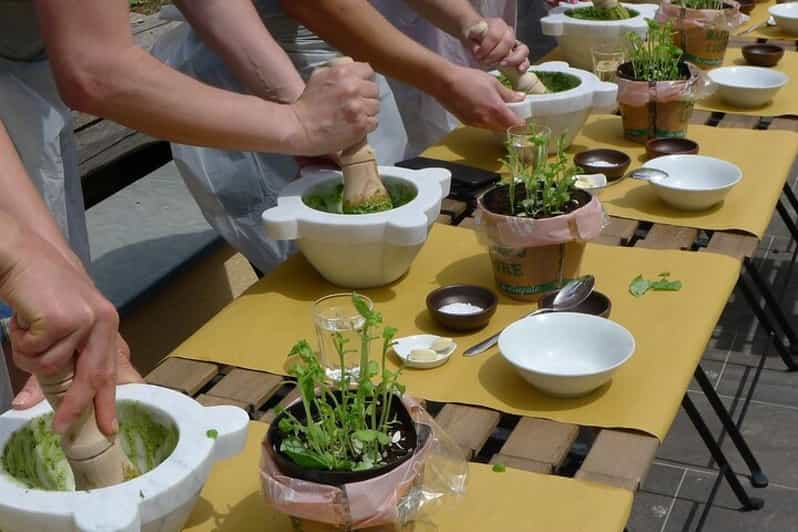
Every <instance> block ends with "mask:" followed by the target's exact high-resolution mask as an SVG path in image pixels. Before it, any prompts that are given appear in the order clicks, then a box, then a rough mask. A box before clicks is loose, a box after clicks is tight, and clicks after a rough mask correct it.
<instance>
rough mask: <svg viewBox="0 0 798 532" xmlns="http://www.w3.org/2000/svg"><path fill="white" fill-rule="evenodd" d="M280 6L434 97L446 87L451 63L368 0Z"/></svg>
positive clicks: (313, 0) (308, 0) (291, 0)
mask: <svg viewBox="0 0 798 532" xmlns="http://www.w3.org/2000/svg"><path fill="white" fill-rule="evenodd" d="M281 4H282V6H283V9H285V11H286V12H287V13H288V14H289V15H291V16H293V17H294V18H296V19H298V20H299V21H300V22H302V23H303V24H304V25H306V26H307V27H308V28H310V29H311V30H313V31H314V32H315V33H316V34H318V35H319V36H320V37H321V38H323V39H324V40H326V41H327V42H329V43H330V44H332V45H333V46H335V47H336V48H338V49H339V50H341V51H342V52H343V53H344V54H346V55H350V56H352V57H354V58H355V59H357V60H359V61H365V62H368V63H369V64H371V66H372V67H373V68H374V69H375V70H377V71H379V72H381V73H383V74H385V75H388V76H390V77H393V78H395V79H398V80H400V81H403V82H405V83H408V84H410V85H413V86H415V87H417V88H419V89H421V90H422V91H424V92H427V93H430V94H432V95H433V96H439V95H441V94H442V93H443V92H444V91H445V87H446V84H447V83H448V79H447V76H448V75H449V74H450V73H451V69H452V67H453V65H451V64H450V63H449V62H448V61H446V60H445V59H444V58H442V57H441V56H439V55H437V54H435V53H433V52H432V51H430V50H428V49H427V48H425V47H424V46H422V45H420V44H418V43H416V42H415V41H413V40H412V39H410V38H409V37H407V36H406V35H404V34H403V33H402V32H401V31H399V30H398V29H396V28H395V27H394V26H393V25H392V24H391V23H390V22H388V21H387V20H386V19H385V18H384V17H383V16H382V15H380V13H379V12H377V10H375V9H374V8H373V7H372V6H371V4H369V3H368V2H367V1H366V0H304V1H301V2H298V1H295V0H282V2H281Z"/></svg>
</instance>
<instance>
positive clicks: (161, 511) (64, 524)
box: [0, 384, 254, 532]
mask: <svg viewBox="0 0 798 532" xmlns="http://www.w3.org/2000/svg"><path fill="white" fill-rule="evenodd" d="M116 397H117V400H119V401H135V402H138V403H139V404H141V405H142V406H143V407H145V408H147V409H149V410H152V411H154V412H155V414H156V416H165V417H166V418H167V419H169V420H171V421H172V422H173V423H174V424H175V425H177V429H178V432H179V438H178V442H177V447H175V450H174V451H173V452H172V454H171V455H170V456H169V457H168V458H166V460H164V461H163V462H162V463H161V464H160V465H158V466H157V467H155V469H153V470H152V471H150V472H148V473H145V474H143V475H141V476H140V477H137V478H135V479H133V480H129V481H127V482H123V483H122V484H117V485H116V486H111V487H108V488H103V489H98V490H91V491H43V490H37V489H27V488H26V487H23V486H22V485H21V484H19V483H17V482H16V481H15V480H13V479H12V478H11V477H10V476H9V475H8V473H6V472H5V471H0V527H2V530H3V532H32V531H34V530H36V531H39V530H42V531H44V530H48V531H53V532H178V531H180V530H183V526H184V525H185V523H186V521H187V520H188V517H189V515H190V514H191V510H192V509H193V508H194V505H195V504H196V502H197V500H198V499H199V493H200V490H202V487H203V485H204V484H205V481H206V480H207V478H208V475H209V474H210V471H211V466H212V465H213V463H214V462H216V461H219V460H223V459H225V458H229V457H231V456H233V455H235V454H238V453H239V452H241V450H242V449H243V448H244V443H245V442H246V436H247V427H248V425H249V416H248V415H247V413H246V412H244V411H243V410H241V409H240V408H237V407H234V406H214V407H204V406H202V405H200V404H199V403H198V402H196V401H194V400H193V399H191V398H190V397H187V396H185V395H183V394H181V393H179V392H176V391H172V390H168V389H166V388H159V387H157V386H150V385H147V384H126V385H123V386H119V387H118V388H117V393H116ZM49 412H52V410H51V409H50V406H49V405H48V404H47V403H46V402H42V403H39V404H38V405H37V406H35V407H33V408H31V409H28V410H22V411H18V410H9V411H8V412H6V413H5V414H3V415H2V416H0V450H2V449H4V448H5V446H6V443H7V442H8V440H9V438H10V437H11V435H12V434H13V433H14V432H15V431H17V430H18V429H20V428H22V427H23V426H24V425H26V424H27V423H29V422H30V421H31V420H33V419H34V418H36V417H39V416H42V415H45V414H47V413H49ZM209 430H215V431H216V437H215V438H211V437H209V436H208V431H209ZM0 469H2V468H0ZM253 469H254V465H253Z"/></svg>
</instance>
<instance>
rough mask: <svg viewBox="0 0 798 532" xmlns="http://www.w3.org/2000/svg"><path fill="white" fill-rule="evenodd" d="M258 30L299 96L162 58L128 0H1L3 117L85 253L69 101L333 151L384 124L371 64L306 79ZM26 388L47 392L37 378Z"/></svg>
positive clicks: (180, 138)
mask: <svg viewBox="0 0 798 532" xmlns="http://www.w3.org/2000/svg"><path fill="white" fill-rule="evenodd" d="M250 7H251V6H250ZM252 13H253V14H254V11H253V12H252ZM228 31H229V33H230V34H233V33H235V27H234V26H230V27H228ZM259 38H260V40H259V42H258V49H259V50H260V52H261V57H262V58H263V59H264V60H263V61H261V62H260V63H259V66H260V70H258V72H257V75H258V76H262V77H263V78H264V79H267V80H269V83H271V84H273V86H275V87H277V86H279V87H291V89H292V90H293V91H295V95H296V97H295V98H294V99H293V100H292V102H291V103H290V104H281V103H275V102H273V101H268V100H265V99H263V98H258V97H253V96H250V95H246V94H239V93H236V92H231V91H225V90H221V89H218V88H216V87H212V86H209V85H207V84H203V83H200V82H198V81H196V80H194V79H191V78H190V77H188V76H185V75H183V74H181V73H179V72H177V71H176V70H174V69H172V68H170V67H168V66H166V65H164V64H163V63H162V62H160V61H158V60H157V59H155V58H154V57H152V56H151V55H150V54H149V53H147V52H146V51H145V50H143V49H141V48H139V47H137V46H136V45H135V43H134V42H133V37H132V35H131V32H130V23H129V8H128V2H126V1H125V0H83V1H82V2H80V9H76V8H75V4H73V3H71V2H64V1H62V0H0V121H3V122H4V123H5V125H6V127H7V128H8V131H9V133H10V136H11V138H12V139H13V141H14V144H15V147H16V150H17V151H18V153H19V155H20V158H21V159H22V162H23V164H24V167H25V169H26V170H27V173H28V175H29V176H30V178H31V179H32V181H33V183H34V185H35V187H36V189H37V190H38V192H39V193H40V194H41V197H42V198H43V199H44V202H45V204H46V205H47V207H48V209H49V211H50V212H51V213H52V215H53V217H54V218H55V221H56V222H57V224H58V225H59V226H60V228H61V230H62V232H63V234H64V236H65V237H66V238H67V240H68V241H69V244H70V246H71V247H72V249H73V251H74V253H75V256H76V257H77V259H78V260H79V261H81V262H82V263H83V264H86V263H88V261H89V245H88V235H87V230H86V222H85V214H84V206H83V197H82V190H81V185H80V176H79V174H78V171H77V159H76V151H75V145H74V140H73V137H72V119H71V114H70V108H72V109H76V110H79V111H83V112H86V113H89V114H92V115H96V116H101V117H104V118H109V119H112V120H114V121H116V122H119V123H121V124H123V125H125V126H128V127H131V128H133V129H137V130H140V131H142V132H144V133H147V134H149V135H152V136H155V137H160V138H163V139H166V140H171V141H174V142H181V143H189V144H197V145H203V146H218V147H222V148H227V149H236V150H253V151H267V152H275V153H286V154H290V155H304V156H316V155H321V154H326V153H331V152H335V151H337V150H340V149H342V148H344V147H346V146H348V145H351V144H352V143H354V142H356V141H357V140H358V139H360V138H363V136H364V135H366V134H367V133H368V132H369V131H372V130H373V129H375V128H376V127H377V112H378V110H379V102H378V100H377V96H378V89H377V86H376V84H374V83H373V82H372V81H371V80H370V78H371V76H372V75H373V71H372V70H371V68H370V67H369V66H368V65H366V64H362V63H358V64H351V65H344V66H340V67H335V68H331V69H325V70H323V71H321V72H319V73H318V74H317V75H316V76H314V77H313V79H312V80H310V81H309V82H308V84H307V86H305V84H304V82H302V80H301V78H300V77H299V76H298V75H297V73H296V71H295V70H294V68H293V66H292V64H291V62H290V60H289V59H288V58H287V57H286V55H285V54H284V53H283V52H282V50H281V49H280V48H279V47H278V46H277V45H276V43H275V42H274V40H273V39H271V37H270V36H269V34H268V32H265V33H261V34H259ZM258 199H259V198H257V197H254V198H253V199H252V205H253V206H254V205H256V204H257V201H258ZM120 342H121V341H120ZM120 345H121V343H120ZM29 392H30V394H33V395H34V396H35V395H36V394H37V393H38V392H37V389H36V382H35V380H31V381H30V382H29V386H26V388H25V389H24V390H23V392H22V393H23V396H24V395H25V394H28V393H29ZM23 396H20V397H23Z"/></svg>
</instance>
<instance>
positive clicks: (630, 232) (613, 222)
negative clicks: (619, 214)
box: [601, 216, 640, 244]
mask: <svg viewBox="0 0 798 532" xmlns="http://www.w3.org/2000/svg"><path fill="white" fill-rule="evenodd" d="M639 225H640V222H638V221H637V220H629V219H628V218H616V217H615V216H610V217H609V222H608V223H607V226H606V227H605V228H604V229H602V230H601V236H602V237H609V238H617V239H618V240H619V241H620V243H621V244H625V243H626V242H628V241H629V240H631V239H632V237H633V236H634V234H635V231H637V227H638V226H639Z"/></svg>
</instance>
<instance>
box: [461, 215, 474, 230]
mask: <svg viewBox="0 0 798 532" xmlns="http://www.w3.org/2000/svg"><path fill="white" fill-rule="evenodd" d="M457 227H465V228H467V229H476V227H477V226H476V223H475V221H474V218H472V217H468V218H463V221H461V222H460V223H459V224H457Z"/></svg>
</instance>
